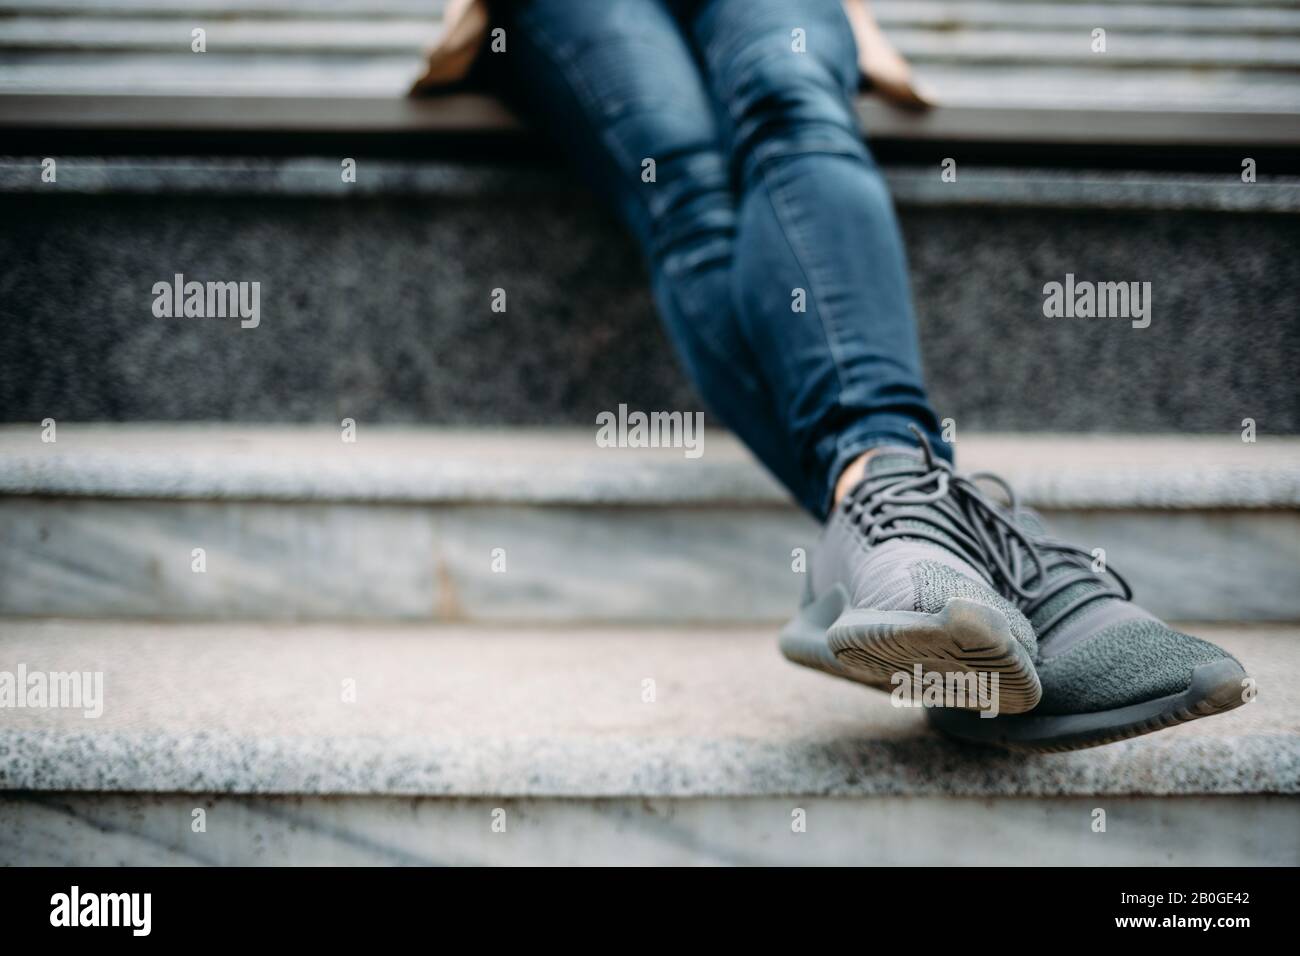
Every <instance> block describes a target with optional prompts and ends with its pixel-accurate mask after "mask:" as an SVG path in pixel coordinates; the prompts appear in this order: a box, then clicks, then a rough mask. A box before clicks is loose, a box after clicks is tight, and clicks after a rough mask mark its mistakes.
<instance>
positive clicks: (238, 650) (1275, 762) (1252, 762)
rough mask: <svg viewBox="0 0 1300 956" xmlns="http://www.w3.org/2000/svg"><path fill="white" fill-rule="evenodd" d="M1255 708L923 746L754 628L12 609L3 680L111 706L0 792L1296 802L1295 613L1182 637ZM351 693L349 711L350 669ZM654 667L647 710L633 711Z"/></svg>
mask: <svg viewBox="0 0 1300 956" xmlns="http://www.w3.org/2000/svg"><path fill="white" fill-rule="evenodd" d="M1191 630H1192V631H1193V632H1194V633H1197V634H1200V635H1202V636H1204V637H1206V638H1207V639H1209V640H1213V641H1216V642H1218V643H1220V644H1222V645H1223V646H1225V647H1226V648H1227V649H1228V650H1230V651H1231V652H1232V653H1234V654H1235V655H1237V656H1238V658H1239V659H1241V660H1242V661H1243V663H1244V664H1245V666H1246V667H1247V670H1248V671H1249V672H1250V673H1251V674H1252V675H1253V676H1255V677H1256V678H1257V679H1258V681H1259V687H1260V690H1259V697H1258V699H1257V700H1256V701H1254V702H1253V703H1251V704H1249V705H1247V706H1245V707H1242V708H1240V709H1238V710H1236V711H1233V712H1231V713H1228V714H1225V715H1221V716H1218V717H1214V718H1209V719H1206V720H1201V721H1197V722H1195V723H1191V724H1187V725H1183V726H1180V727H1177V728H1174V729H1172V730H1169V731H1165V732H1162V733H1159V734H1156V735H1152V736H1148V737H1144V738H1139V739H1137V740H1132V741H1126V742H1123V743H1119V744H1114V745H1110V746H1107V747H1102V748H1097V749H1094V750H1089V751H1080V752H1076V753H1072V754H1056V755H1045V756H1039V757H1018V756H1017V757H1013V756H1008V755H1003V754H1000V753H996V752H989V751H981V750H975V749H972V748H967V747H964V746H961V745H958V744H955V743H952V742H949V741H946V740H943V739H941V738H939V737H937V736H935V735H934V734H933V733H932V732H931V731H929V730H928V729H927V727H926V725H925V721H924V716H923V714H922V713H921V712H920V711H919V710H905V709H898V708H894V707H892V706H891V705H890V703H889V700H888V698H887V697H886V696H885V695H884V694H881V693H879V692H876V691H872V690H869V689H867V688H863V687H860V686H858V685H854V684H851V683H848V682H845V681H842V680H838V679H834V678H830V677H828V676H826V675H822V674H819V673H816V672H813V671H808V670H805V669H803V668H800V667H797V666H795V665H792V664H789V663H788V662H786V661H785V660H784V659H782V658H781V657H780V655H779V654H778V652H777V650H776V647H775V635H774V633H773V631H772V630H771V629H768V628H752V627H751V628H719V627H712V628H685V627H682V628H673V629H668V628H626V627H625V628H583V629H544V628H537V627H532V628H497V629H485V628H469V627H455V626H440V627H429V626H332V625H290V626H277V625H260V624H244V625H230V624H167V623H132V622H112V623H107V622H98V621H86V622H73V621H66V620H32V621H23V620H14V619H10V620H6V621H4V622H3V623H0V669H5V670H10V671H13V670H14V669H15V668H16V667H17V666H18V664H19V663H22V664H23V665H25V666H26V668H27V669H28V671H29V672H30V671H46V672H57V671H71V670H79V671H87V670H89V671H102V672H103V674H104V678H103V680H104V698H105V701H106V703H105V707H104V711H103V714H102V716H100V717H99V718H97V719H87V718H86V717H84V716H83V715H82V714H81V712H80V711H74V710H49V709H45V710H42V709H32V708H26V709H11V710H7V711H6V712H5V713H4V714H3V720H2V721H0V754H4V759H3V760H0V787H2V788H4V789H31V790H96V791H133V792H199V791H203V792H218V793H301V794H329V793H384V794H390V795H392V794H422V795H444V796H446V795H450V796H469V795H473V796H481V795H502V796H585V797H594V796H645V797H688V796H716V795H728V796H772V795H779V794H810V795H835V796H841V795H842V796H847V795H859V796H868V795H900V794H907V795H931V796H935V795H939V796H1052V795H1080V794H1093V793H1106V794H1147V795H1152V794H1242V793H1297V792H1300V692H1297V686H1300V641H1297V640H1296V638H1297V636H1300V626H1296V625H1283V626H1267V627H1265V626H1249V627H1248V626H1241V625H1237V626H1226V627H1225V626H1218V627H1210V626H1205V627H1196V628H1191ZM348 679H351V680H354V681H355V682H356V685H355V686H356V700H355V702H353V703H344V702H343V701H342V700H341V696H342V695H341V691H342V687H343V682H344V681H345V680H348ZM647 679H649V680H653V681H654V682H655V684H654V690H655V700H654V702H652V703H646V702H644V701H643V687H644V684H643V682H644V681H645V680H647Z"/></svg>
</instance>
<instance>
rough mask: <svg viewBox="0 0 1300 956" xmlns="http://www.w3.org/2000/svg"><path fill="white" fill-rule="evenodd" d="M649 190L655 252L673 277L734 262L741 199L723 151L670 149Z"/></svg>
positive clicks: (646, 189)
mask: <svg viewBox="0 0 1300 956" xmlns="http://www.w3.org/2000/svg"><path fill="white" fill-rule="evenodd" d="M644 185H645V190H644V195H645V197H646V209H647V212H648V217H647V218H648V221H649V228H650V243H651V250H650V251H651V254H652V257H653V258H654V259H655V260H656V261H657V262H658V263H659V264H660V267H661V268H662V269H663V270H664V271H665V272H666V273H667V274H669V275H680V274H683V273H686V272H690V271H693V270H695V269H698V268H699V267H701V266H703V265H706V264H708V263H711V262H713V261H715V260H720V259H730V256H731V250H732V242H733V239H734V236H735V230H736V205H735V194H734V192H733V190H732V188H731V181H730V178H729V176H728V171H727V159H726V156H725V155H724V154H723V153H722V152H721V151H720V150H718V149H717V148H716V147H714V146H710V147H709V148H704V149H665V150H664V151H663V153H662V155H661V157H660V159H659V161H658V162H657V164H656V170H655V178H654V180H653V181H652V182H648V183H645V184H644Z"/></svg>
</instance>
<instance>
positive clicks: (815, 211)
mask: <svg viewBox="0 0 1300 956" xmlns="http://www.w3.org/2000/svg"><path fill="white" fill-rule="evenodd" d="M503 13H504V25H505V26H506V31H507V32H506V36H507V53H506V60H507V61H508V62H506V63H505V64H503V65H504V66H505V67H506V77H507V83H508V84H509V89H510V91H511V92H512V94H513V95H514V97H515V98H516V100H517V101H519V103H520V104H521V106H522V108H523V109H524V110H525V112H526V113H527V114H528V116H529V118H530V119H531V120H532V121H533V122H535V123H536V124H537V125H539V126H541V127H542V128H544V129H545V130H547V131H548V132H549V133H550V134H551V136H552V137H553V138H554V139H555V140H556V141H557V142H558V143H559V144H561V145H562V147H563V148H564V150H565V151H566V153H567V154H568V155H569V156H570V157H571V159H572V160H573V161H574V162H575V163H576V164H577V166H578V168H579V170H580V171H581V173H582V174H583V175H584V176H585V178H586V179H587V180H589V182H590V183H591V185H592V186H593V187H594V188H596V189H597V190H598V191H599V192H600V193H601V194H602V195H604V196H605V197H606V198H607V199H608V200H609V201H610V202H612V203H613V204H614V205H615V206H616V208H617V210H618V212H619V214H620V215H621V217H622V218H623V219H624V220H625V221H626V223H627V225H628V226H629V227H630V229H631V230H632V232H633V233H634V234H635V235H636V238H637V240H638V242H639V243H640V245H641V248H642V249H643V251H644V253H645V257H646V260H647V262H648V264H649V269H650V273H651V279H652V288H653V292H654V297H655V301H656V304H657V307H658V310H659V313H660V315H661V316H662V318H663V321H664V323H665V325H666V326H667V329H668V333H669V336H670V338H671V339H672V341H673V343H674V345H675V346H676V348H677V350H678V353H679V354H680V356H681V359H682V361H683V362H684V364H685V366H686V368H687V371H688V372H689V373H690V375H691V376H692V377H693V378H694V380H695V382H696V384H697V386H698V388H699V390H700V392H701V394H702V395H703V398H704V401H705V402H706V403H707V405H708V407H709V409H710V410H711V411H712V412H713V413H714V414H715V415H717V416H718V417H719V418H720V419H721V420H722V421H723V422H724V423H725V424H726V425H727V426H728V427H729V428H731V429H732V431H734V432H735V433H736V434H737V435H739V436H740V438H741V439H742V440H743V441H744V442H745V443H746V444H747V445H748V446H749V447H750V449H751V450H752V451H753V452H754V454H755V455H756V456H757V457H758V458H759V459H760V460H761V461H762V462H763V463H764V464H765V465H766V466H767V467H768V468H769V469H770V470H771V471H772V472H773V473H774V474H775V475H776V476H777V478H779V479H780V480H781V482H783V483H784V484H785V485H786V487H788V488H789V489H790V491H791V492H792V493H793V494H794V496H795V497H796V498H797V499H798V500H799V502H800V503H801V504H802V505H803V506H804V507H805V508H806V509H807V510H808V511H810V512H811V513H812V514H814V515H815V516H817V517H825V515H826V514H827V512H828V510H829V507H830V503H831V493H832V490H833V487H834V483H835V480H836V478H837V477H838V476H839V473H840V471H841V470H842V469H843V468H844V466H845V465H847V464H848V463H849V462H851V461H852V460H853V459H854V458H856V457H857V456H858V455H860V454H861V453H862V452H863V451H864V450H866V449H868V448H872V447H874V446H877V445H882V444H900V443H902V444H909V445H911V444H915V439H914V438H913V436H912V435H911V433H910V432H909V430H908V426H909V425H911V424H915V425H917V426H918V427H919V428H920V429H921V430H922V431H923V432H924V433H926V434H927V435H928V436H929V438H930V440H931V442H932V443H933V444H934V447H935V449H936V451H938V453H939V454H941V455H944V456H945V457H949V458H950V457H951V450H950V448H949V446H948V445H947V444H946V443H945V442H943V441H942V439H941V437H940V435H939V429H938V423H937V421H936V418H935V414H934V411H933V410H932V409H931V407H930V403H929V401H928V399H927V398H926V393H925V387H924V385H923V382H922V376H921V362H920V353H919V348H918V345H917V339H916V328H915V322H914V318H913V312H912V301H911V293H910V291H909V288H908V279H907V263H906V259H905V256H904V251H903V244H902V240H901V237H900V235H899V230H898V223H897V221H896V219H895V216H894V211H893V206H892V204H891V202H890V197H889V193H888V190H887V187H886V185H885V182H884V179H883V177H882V176H881V173H880V170H879V168H878V167H877V166H876V163H875V161H874V159H873V158H872V156H871V154H870V153H869V152H868V150H867V148H866V146H865V145H864V144H863V140H862V134H861V131H860V129H859V127H858V122H857V117H856V113H855V111H854V108H853V100H854V94H855V93H856V91H857V86H858V67H857V54H856V49H855V46H854V41H853V35H852V32H851V30H850V28H849V24H848V21H847V20H846V18H845V16H844V12H843V10H842V8H841V6H840V2H839V0H698V2H686V0H678V2H673V0H521V2H519V3H515V4H509V5H507V6H506V8H505V10H504V11H503ZM796 31H803V32H802V34H799V33H798V32H796ZM800 36H802V38H803V41H804V48H803V49H802V50H799V49H797V47H798V40H799V37H800ZM647 159H653V160H654V163H655V170H654V172H655V175H654V181H652V182H646V181H645V180H644V179H643V169H644V168H645V166H644V161H645V160H647ZM801 307H802V308H801Z"/></svg>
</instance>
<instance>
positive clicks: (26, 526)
mask: <svg viewBox="0 0 1300 956" xmlns="http://www.w3.org/2000/svg"><path fill="white" fill-rule="evenodd" d="M594 431H595V430H594V428H593V429H591V430H578V429H549V428H544V429H441V428H383V427H378V426H367V425H366V424H365V423H364V422H363V423H361V424H360V425H359V426H358V427H357V431H356V433H355V434H356V441H355V442H353V443H347V442H344V441H342V440H341V435H342V432H341V430H340V429H331V428H312V427H303V428H290V427H245V426H239V427H231V426H208V427H202V426H106V425H77V424H72V423H67V424H61V425H58V426H57V431H56V435H57V440H56V441H55V442H54V443H44V442H42V441H41V438H40V436H41V429H40V428H39V427H38V426H36V425H25V426H6V427H4V428H0V541H3V546H2V547H0V614H4V615H9V616H19V617H40V616H62V617H77V618H91V619H94V618H120V619H150V618H154V619H168V620H177V619H181V620H183V619H190V620H230V621H234V620H263V621H286V620H354V621H365V620H376V621H382V620H409V621H425V622H431V621H457V622H496V623H507V622H517V623H522V624H536V623H554V624H565V623H575V622H584V621H585V622H591V621H606V622H619V621H621V622H644V623H671V622H743V621H753V622H764V623H772V622H776V621H780V620H783V619H784V618H785V617H787V616H788V615H789V613H790V610H791V608H792V607H794V605H795V603H796V601H797V599H798V596H799V594H800V592H801V589H802V586H803V581H804V575H803V573H802V568H803V561H802V556H803V554H806V552H807V551H809V550H810V549H811V548H812V547H813V546H814V544H815V541H816V536H817V527H816V525H815V524H814V522H812V521H811V520H810V519H809V518H807V517H806V516H805V515H803V514H802V513H801V512H799V511H798V510H797V509H796V508H795V507H794V506H793V505H792V504H791V503H790V501H789V499H788V498H787V497H786V495H785V493H784V492H783V491H782V490H781V489H780V488H779V487H778V486H777V485H776V483H775V482H774V481H773V480H772V479H771V478H770V477H769V476H768V475H767V474H766V473H765V472H764V471H763V470H762V469H761V468H759V467H758V466H757V465H756V464H755V463H754V462H753V460H752V459H750V458H749V456H748V453H747V452H746V451H745V450H744V449H743V448H742V447H740V446H739V445H738V444H737V443H736V441H735V440H734V439H733V438H731V437H730V436H728V435H726V434H722V433H718V432H714V431H710V430H708V429H706V431H705V432H704V436H703V441H702V444H701V445H700V446H699V448H700V450H701V454H700V456H699V457H698V458H690V457H687V456H686V453H685V449H680V448H678V449H673V448H658V449H649V448H646V449H640V448H623V449H614V448H601V447H598V446H597V445H596V443H595V441H594ZM958 450H959V456H960V462H961V465H962V467H963V468H965V469H969V470H972V471H977V470H992V471H995V472H998V473H1000V474H1002V475H1004V476H1005V477H1006V478H1007V479H1008V480H1010V481H1011V482H1012V484H1013V486H1014V487H1015V488H1017V489H1018V491H1019V492H1020V494H1021V495H1022V497H1023V500H1024V501H1025V502H1026V503H1027V504H1029V505H1031V506H1032V507H1035V508H1038V509H1039V510H1041V511H1042V512H1043V513H1044V515H1045V517H1046V519H1047V521H1048V524H1049V526H1050V527H1051V528H1053V529H1054V530H1055V531H1056V532H1057V533H1058V534H1060V535H1061V536H1063V537H1065V538H1066V539H1067V540H1072V541H1074V542H1076V543H1079V544H1081V545H1083V546H1086V547H1087V548H1088V549H1089V550H1092V549H1093V548H1102V549H1104V551H1105V553H1106V560H1107V561H1108V563H1109V564H1110V565H1111V566H1113V567H1115V568H1117V569H1119V570H1120V571H1121V572H1122V573H1124V574H1125V575H1126V576H1127V577H1128V578H1129V579H1130V581H1131V583H1132V584H1133V586H1134V589H1135V591H1136V593H1137V596H1138V598H1139V600H1140V601H1142V603H1143V604H1145V605H1146V606H1148V607H1149V608H1150V609H1151V610H1153V611H1154V612H1156V613H1158V614H1160V615H1162V616H1165V617H1172V618H1180V619H1184V620H1207V621H1254V620H1259V621H1263V620H1272V621H1296V620H1300V597H1298V595H1300V510H1298V509H1300V440H1298V439H1293V438H1264V439H1261V440H1260V441H1258V442H1256V443H1253V444H1250V443H1244V442H1242V441H1241V440H1240V439H1239V438H1237V437H1232V438H1210V437H1204V436H1202V437H1187V436H1182V437H1179V436H1062V435H987V434H986V435H981V434H971V435H969V436H965V437H959V440H958ZM196 549H201V553H199V552H197V551H196ZM800 549H802V552H801V551H800ZM196 562H197V563H196ZM196 567H201V568H202V571H201V572H200V571H196V570H195V569H196Z"/></svg>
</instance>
